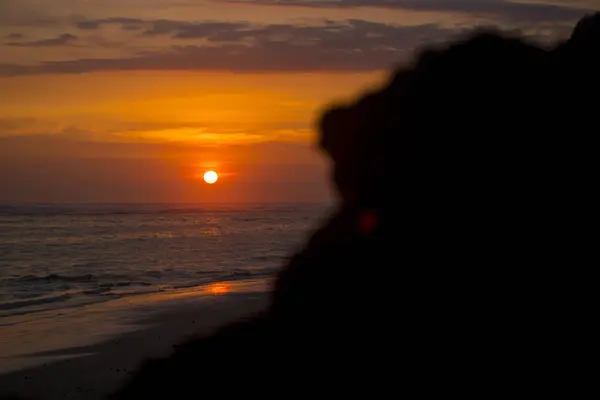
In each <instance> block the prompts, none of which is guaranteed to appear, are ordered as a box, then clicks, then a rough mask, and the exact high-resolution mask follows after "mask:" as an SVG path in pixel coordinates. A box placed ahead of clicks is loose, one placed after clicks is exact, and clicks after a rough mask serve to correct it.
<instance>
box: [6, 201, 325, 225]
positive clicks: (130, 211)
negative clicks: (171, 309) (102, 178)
mask: <svg viewBox="0 0 600 400" xmlns="http://www.w3.org/2000/svg"><path fill="white" fill-rule="evenodd" d="M327 206H329V204H327V203H314V204H297V205H296V204H285V205H283V204H256V205H244V206H241V205H235V204H229V205H228V204H219V205H185V204H75V205H57V204H31V205H10V204H5V205H0V215H1V216H57V215H78V216H79V215H81V216H85V215H90V216H94V215H136V214H190V213H203V212H209V213H219V212H247V211H250V212H252V211H255V212H268V211H275V212H292V213H293V212H298V211H299V210H306V209H315V210H320V209H325V208H326V207H327ZM245 218H246V220H247V221H254V219H253V218H248V217H245Z"/></svg>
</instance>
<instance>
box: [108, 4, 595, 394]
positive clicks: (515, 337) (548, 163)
mask: <svg viewBox="0 0 600 400" xmlns="http://www.w3.org/2000/svg"><path fill="white" fill-rule="evenodd" d="M599 72H600V14H596V15H593V16H589V17H586V18H584V19H583V20H582V21H580V23H579V24H578V25H577V27H576V28H575V30H574V33H573V35H572V37H571V39H569V40H567V41H566V42H564V43H561V44H559V45H558V46H556V47H554V48H552V49H546V48H542V47H539V46H536V45H534V44H531V43H528V42H526V41H525V40H523V39H521V38H518V37H508V36H506V35H504V34H501V33H498V32H490V31H477V32H474V33H473V34H471V35H470V36H468V37H465V38H464V39H462V40H459V41H456V42H454V43H451V44H449V45H447V46H445V47H444V48H438V49H428V50H425V51H423V52H422V54H421V55H420V57H419V58H418V59H417V61H416V62H415V64H414V65H412V66H407V67H404V68H401V69H399V70H397V71H395V72H394V73H393V74H392V75H391V76H390V79H389V81H388V82H387V84H385V85H384V86H382V87H381V88H378V89H377V90H373V91H371V92H369V93H365V94H363V95H362V96H360V97H359V98H358V99H356V100H354V101H352V102H349V103H348V104H339V105H335V106H332V107H331V108H330V109H329V110H327V111H326V112H325V113H324V114H323V116H322V118H321V119H320V120H319V121H318V129H319V132H320V141H319V145H320V147H321V148H322V150H323V151H324V152H325V153H326V154H327V155H328V156H329V157H330V158H331V160H332V165H333V171H332V181H333V183H334V184H335V186H336V188H337V189H338V192H339V195H340V201H339V205H338V208H337V210H336V212H335V213H334V214H333V215H332V216H331V217H330V219H329V220H328V221H327V222H326V223H325V224H324V225H323V226H322V227H320V228H319V229H318V230H317V231H315V232H314V233H313V234H312V236H311V237H310V240H309V241H308V243H307V245H306V247H305V249H303V251H301V252H300V253H298V254H296V255H294V256H293V257H292V258H291V259H290V261H289V263H288V264H287V265H286V266H285V268H283V270H282V272H281V273H280V275H279V277H278V279H277V282H276V285H275V287H274V290H273V294H272V301H271V305H270V307H269V308H268V309H267V310H266V312H265V313H264V314H262V315H258V316H255V317H253V318H250V319H249V320H245V321H240V322H238V323H235V324H232V325H230V326H226V327H224V328H222V329H221V330H220V331H218V332H217V333H215V334H213V335H210V336H207V337H203V338H198V339H195V340H191V341H189V342H186V343H184V344H182V345H180V346H178V347H177V348H176V350H175V351H174V354H173V355H172V356H171V357H169V358H166V359H160V360H150V361H148V362H146V363H145V364H144V365H143V366H142V368H141V369H140V371H138V373H137V374H136V375H135V376H134V378H133V379H132V380H131V382H129V383H128V384H127V385H125V386H124V387H123V388H122V389H121V390H119V391H118V392H117V393H115V394H114V395H113V396H112V398H113V399H143V398H195V397H198V398H200V397H203V396H206V395H208V394H210V395H211V396H212V395H215V394H218V395H220V396H227V395H232V394H241V395H260V396H264V395H286V396H290V395H294V396H306V395H310V396H317V395H337V396H349V395H352V396H356V395H359V396H369V397H378V396H389V395H400V394H401V393H402V394H412V393H418V394H420V395H422V396H426V395H428V394H438V395H439V394H442V393H443V394H446V395H449V394H454V395H469V394H471V395H472V394H477V395H485V394H492V393H493V394H495V393H503V394H508V393H510V394H514V393H515V390H517V388H521V389H519V390H520V392H519V393H523V391H521V390H523V389H522V388H526V389H524V390H525V393H531V390H532V389H534V388H538V389H539V387H542V388H544V387H545V388H546V389H549V388H550V387H552V388H553V390H558V388H557V387H556V385H555V384H554V383H553V382H552V378H551V377H554V376H562V377H563V378H564V377H565V376H566V375H563V373H564V372H565V370H564V368H565V365H567V364H568V365H573V361H574V359H573V358H572V357H573V356H572V354H574V352H575V353H576V352H577V349H578V343H580V344H581V342H578V341H577V340H572V339H573V337H574V335H575V336H576V335H579V334H580V333H581V334H583V333H582V332H585V331H586V329H588V328H587V327H586V326H587V325H586V324H587V320H588V319H589V318H586V317H584V314H585V312H586V311H587V310H588V309H587V308H586V305H585V301H584V300H583V299H582V298H581V294H577V290H576V289H575V288H576V287H578V285H579V284H580V282H578V281H577V280H571V279H572V278H573V275H572V274H571V272H569V271H572V269H573V268H578V267H579V266H583V265H589V262H588V261H586V259H587V256H589V252H590V249H591V247H590V246H591V245H592V241H591V240H590V237H589V236H588V233H587V232H589V228H591V227H593V225H592V222H591V221H592V210H594V209H595V207H596V206H597V204H598V202H597V200H598V197H597V194H595V187H594V186H595V183H596V182H597V177H596V175H597V172H596V171H597V167H596V164H597V161H596V160H597V158H598V156H597V154H596V153H597V151H598V146H597V136H598V112H599V107H598V106H599V100H598V93H599V90H600V76H599ZM569 332H571V333H569ZM567 342H568V345H566V344H565V343H567ZM581 345H582V344H581ZM565 363H567V364H565ZM544 385H546V386H544ZM540 390H543V389H540ZM569 390H572V388H571V389H569Z"/></svg>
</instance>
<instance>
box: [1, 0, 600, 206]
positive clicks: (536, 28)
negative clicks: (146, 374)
mask: <svg viewBox="0 0 600 400" xmlns="http://www.w3.org/2000/svg"><path fill="white" fill-rule="evenodd" d="M597 9H600V0H573V1H568V0H554V1H552V0H547V1H546V0H537V1H536V0H521V1H507V0H456V1H453V0H0V55H1V56H0V203H21V202H34V203H107V202H108V203H115V202H116V203H130V202H133V203H146V202H149V203H266V202H268V203H272V202H275V203H279V202H286V203H289V202H292V203H295V202H323V201H330V200H331V199H332V198H333V196H334V194H333V190H332V188H331V185H330V183H329V179H328V177H329V173H330V172H329V170H330V166H329V165H328V162H327V160H326V158H325V157H324V156H323V155H322V154H321V153H320V152H319V151H318V149H316V148H315V146H314V142H315V138H316V132H315V131H314V129H313V128H314V122H315V120H316V118H317V117H318V115H319V113H320V112H321V111H322V110H324V109H325V108H326V107H327V106H328V105H330V104H332V103H335V102H338V101H344V100H348V99H352V98H353V97H354V96H356V95H357V94H359V93H361V92H362V91H364V90H366V89H368V88H372V87H374V86H376V85H377V84H379V83H380V82H381V81H382V79H384V78H385V77H386V75H387V74H389V73H390V71H391V70H392V69H393V68H394V67H396V66H399V65H402V64H403V63H407V62H409V61H410V60H411V57H413V56H414V54H415V52H416V51H417V50H418V49H420V48H421V47H422V46H423V45H438V44H440V43H443V42H445V41H447V40H450V39H452V38H456V37H459V36H460V35H462V34H464V32H465V31H468V30H470V29H473V28H474V27H476V26H494V27H497V28H500V29H503V30H509V31H518V32H520V33H522V34H523V35H526V36H528V37H529V38H530V39H531V40H534V41H538V42H540V43H544V44H551V43H553V42H555V41H557V40H561V39H564V38H566V37H568V35H569V33H570V31H571V30H572V28H573V26H574V24H575V23H576V21H577V20H578V19H579V18H581V17H582V16H583V15H585V14H586V13H589V12H591V11H594V10H597ZM209 169H214V170H216V171H217V172H218V173H219V174H220V179H219V181H218V182H217V183H216V184H214V185H207V184H205V183H203V181H202V179H201V177H202V174H203V173H204V172H205V171H207V170H209Z"/></svg>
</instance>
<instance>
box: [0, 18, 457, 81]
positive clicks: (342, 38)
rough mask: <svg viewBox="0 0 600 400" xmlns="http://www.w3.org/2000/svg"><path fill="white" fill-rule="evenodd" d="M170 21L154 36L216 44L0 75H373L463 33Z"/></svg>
mask: <svg viewBox="0 0 600 400" xmlns="http://www.w3.org/2000/svg"><path fill="white" fill-rule="evenodd" d="M169 22H170V23H169V24H162V25H160V24H155V25H154V28H157V29H155V30H154V31H152V32H153V33H152V34H159V33H160V34H163V35H169V36H171V37H174V38H180V39H181V38H186V39H189V40H192V39H195V38H204V39H209V40H210V41H212V42H214V43H213V45H210V46H206V45H193V44H191V45H185V46H173V47H171V48H169V49H166V50H163V51H157V52H153V53H144V54H141V55H138V56H134V57H130V58H105V59H79V60H72V61H56V62H43V63H41V64H39V65H36V66H19V65H13V64H3V65H2V64H0V75H5V76H6V75H21V74H39V73H83V72H91V71H114V70H227V71H235V72H263V71H265V72H266V71H326V70H327V71H336V70H337V71H372V70H379V69H383V68H388V67H390V66H391V65H392V64H394V63H396V62H399V61H401V60H402V59H403V58H405V57H406V55H407V54H408V53H409V52H410V51H411V50H412V49H414V48H415V47H416V46H419V45H421V44H422V43H424V42H427V43H431V42H435V41H440V40H443V39H445V38H447V37H449V36H451V35H453V34H455V33H456V32H457V31H456V30H451V29H445V28H441V27H438V26H436V25H431V24H428V25H420V26H411V27H401V26H392V25H386V24H381V23H374V22H368V21H363V20H350V21H344V22H331V21H328V22H327V21H326V22H324V23H323V25H321V26H296V25H281V24H277V25H266V26H251V25H249V24H247V23H237V22H232V23H224V22H223V23H215V22H208V23H196V24H190V23H177V22H176V21H169ZM147 34H148V33H147ZM242 41H243V42H242Z"/></svg>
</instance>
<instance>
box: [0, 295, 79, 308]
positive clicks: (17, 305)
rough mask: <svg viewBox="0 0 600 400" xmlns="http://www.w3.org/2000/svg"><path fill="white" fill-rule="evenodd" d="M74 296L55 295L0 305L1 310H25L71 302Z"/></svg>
mask: <svg viewBox="0 0 600 400" xmlns="http://www.w3.org/2000/svg"><path fill="white" fill-rule="evenodd" d="M72 296H73V294H72V293H62V294H55V295H48V296H40V297H36V298H33V299H27V300H13V301H7V302H4V303H0V310H13V309H16V308H25V307H31V306H37V305H41V304H50V303H56V302H59V301H66V300H69V299H70V298H72Z"/></svg>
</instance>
